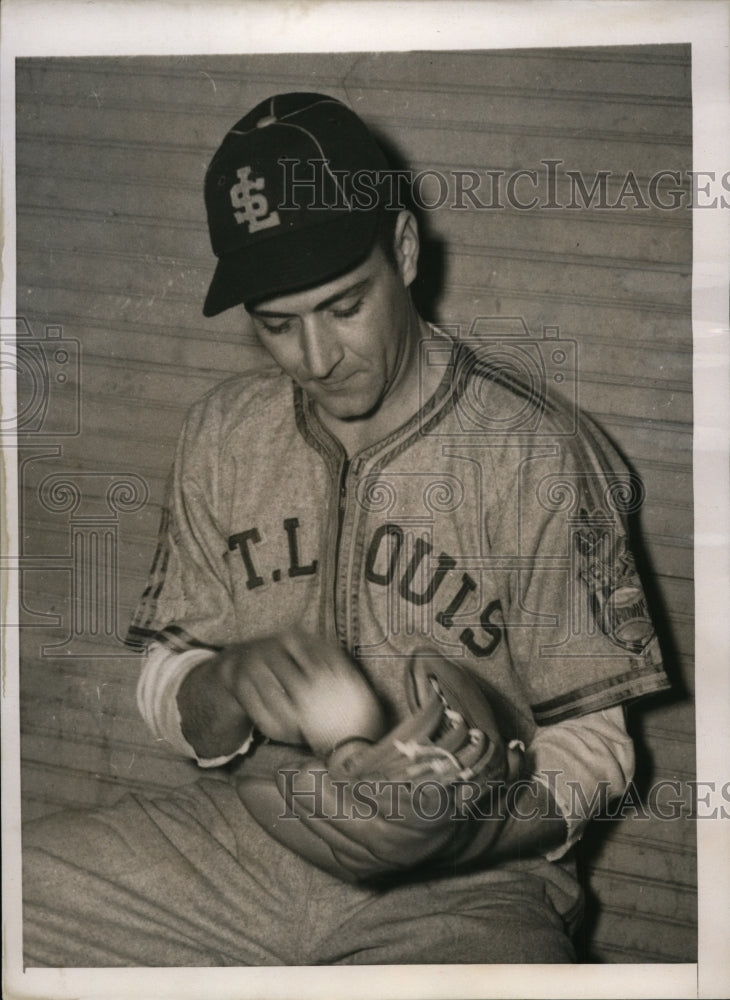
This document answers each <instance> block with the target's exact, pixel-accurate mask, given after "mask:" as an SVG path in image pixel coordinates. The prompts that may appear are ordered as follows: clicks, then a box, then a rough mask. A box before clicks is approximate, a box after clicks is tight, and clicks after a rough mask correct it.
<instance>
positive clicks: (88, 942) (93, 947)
mask: <svg viewBox="0 0 730 1000" xmlns="http://www.w3.org/2000/svg"><path fill="white" fill-rule="evenodd" d="M23 862H24V865H23V867H24V875H23V886H24V899H25V902H24V910H23V930H24V950H25V961H26V965H27V966H29V967H34V966H48V967H54V968H55V967H60V966H68V967H108V966H206V967H210V966H275V965H304V966H306V965H334V964H344V965H347V964H373V965H375V964H406V963H408V964H410V963H444V964H446V963H494V962H500V963H502V962H504V963H511V962H572V961H574V960H575V958H574V952H573V948H572V945H571V942H570V939H569V937H568V936H567V934H566V931H565V929H564V922H563V920H562V918H561V917H560V915H559V914H558V913H557V912H556V910H555V908H554V907H553V905H552V904H551V902H550V899H549V896H548V893H547V892H546V887H545V881H544V880H543V879H542V878H539V877H535V876H534V875H530V874H529V873H525V872H523V871H514V870H511V869H510V868H509V866H504V867H503V868H496V869H492V870H490V871H484V872H477V873H471V874H469V875H459V876H454V877H450V878H443V879H438V880H436V879H434V880H430V881H422V882H418V883H415V882H414V883H408V884H401V885H399V886H397V887H392V888H390V889H374V888H370V887H364V886H357V885H350V884H346V883H343V882H341V881H339V880H338V879H336V878H334V877H332V876H330V875H328V874H326V873H324V872H322V871H320V870H319V869H317V868H314V867H313V866H312V865H310V864H309V863H308V862H306V861H304V860H302V859H301V858H299V857H298V856H297V855H295V854H293V853H292V852H291V851H289V850H288V849H286V848H284V847H282V846H281V845H279V844H278V842H277V841H275V840H274V839H272V838H271V837H270V836H269V835H268V834H267V833H266V832H265V831H264V830H262V829H261V827H259V825H258V824H257V823H256V822H255V820H253V818H252V817H251V816H250V815H249V814H248V812H247V811H246V809H245V807H244V806H243V804H242V803H241V800H240V799H239V797H238V795H237V793H236V790H235V787H234V786H233V785H232V784H231V783H230V782H229V781H228V780H225V779H224V778H219V777H215V778H214V777H205V778H201V779H200V780H198V781H197V782H196V783H194V784H192V785H190V786H186V787H183V788H180V789H178V790H176V791H175V792H173V793H170V794H169V795H167V796H164V797H155V798H146V797H143V796H139V795H127V796H125V797H124V798H123V799H121V800H120V801H119V802H118V803H117V804H116V805H114V806H112V807H111V808H107V809H103V810H97V811H86V810H83V811H82V810H77V811H72V812H63V813H56V814H54V815H51V816H48V817H45V818H43V819H41V820H37V821H34V822H33V823H30V824H28V825H27V826H26V828H25V830H24V834H23ZM546 864H547V863H546Z"/></svg>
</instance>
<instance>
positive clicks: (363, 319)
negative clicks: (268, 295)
mask: <svg viewBox="0 0 730 1000" xmlns="http://www.w3.org/2000/svg"><path fill="white" fill-rule="evenodd" d="M404 214H405V213H404ZM414 227H415V224H414V223H413V222H412V220H408V219H404V218H401V219H399V225H398V226H397V228H396V257H397V265H396V266H394V265H393V264H391V263H389V261H388V260H387V259H386V257H385V255H384V254H383V251H382V249H381V248H380V247H379V246H376V247H375V249H374V250H373V252H372V253H371V254H370V256H369V257H368V258H367V260H366V261H365V262H364V263H363V264H361V265H360V266H359V267H357V268H355V270H353V271H349V272H348V273H347V274H345V275H342V276H341V277H339V278H336V279H335V280H334V281H330V282H327V283H326V284H324V285H319V286H318V287H316V288H311V289H309V290H308V291H305V292H296V293H293V294H291V295H282V296H280V297H278V298H275V299H268V300H267V301H266V302H262V303H259V304H258V305H256V306H254V307H252V308H251V309H250V310H249V314H250V316H251V318H252V320H253V323H254V326H255V329H256V332H257V335H258V338H259V340H260V342H261V344H262V345H263V346H264V348H265V349H266V350H267V351H268V352H269V354H270V355H271V356H272V358H273V359H274V360H275V361H276V362H277V364H278V365H279V366H280V367H281V368H282V369H283V370H284V371H285V372H286V373H287V374H288V375H290V376H291V377H292V378H293V379H294V380H295V381H296V382H298V383H299V385H300V386H301V387H302V389H304V391H305V392H306V393H307V395H308V396H309V397H310V398H311V399H312V400H313V401H314V402H315V403H316V404H318V406H319V407H321V408H322V409H323V410H324V411H325V412H326V413H328V414H330V415H331V416H332V417H335V418H336V419H339V420H353V419H357V418H363V417H367V416H369V415H370V414H372V413H374V412H375V411H376V410H378V409H379V408H380V406H381V405H382V403H383V401H384V400H386V399H389V398H390V397H393V396H395V395H396V394H397V393H398V390H399V388H400V387H401V386H402V385H403V383H404V380H405V376H406V375H407V374H409V373H410V369H411V366H412V365H413V363H414V361H413V357H414V345H415V343H416V340H417V337H418V319H417V317H416V315H415V313H414V311H413V307H412V305H411V300H410V295H409V293H408V290H407V287H408V285H409V284H410V282H411V281H412V280H413V276H414V275H415V259H417V250H418V240H417V235H415V228H414ZM414 247H415V250H414ZM414 253H415V257H414Z"/></svg>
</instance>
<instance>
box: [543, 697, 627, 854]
mask: <svg viewBox="0 0 730 1000" xmlns="http://www.w3.org/2000/svg"><path fill="white" fill-rule="evenodd" d="M634 764H635V757H634V745H633V741H632V739H631V737H630V736H629V734H628V732H627V731H626V724H625V720H624V711H623V706H621V705H616V706H614V707H612V708H607V709H603V710H601V711H598V712H591V713H589V714H588V715H583V716H580V717H579V718H576V719H566V720H564V721H563V722H558V723H556V724H555V725H553V726H546V727H545V728H544V729H540V730H538V732H537V734H536V736H535V738H534V739H533V741H532V743H531V744H530V746H529V747H528V749H527V751H526V752H525V766H526V770H527V772H528V773H529V774H530V776H531V778H532V779H533V780H535V781H539V782H540V783H541V784H543V785H544V786H545V787H546V788H547V789H548V791H549V792H550V794H551V795H552V797H553V799H554V800H555V804H556V805H557V807H558V809H559V810H560V813H561V815H562V816H563V818H564V820H565V823H566V825H567V829H568V834H567V838H566V841H565V843H564V844H562V845H561V846H560V847H557V848H555V849H554V850H552V851H550V852H549V853H547V854H546V855H545V857H546V858H547V859H548V860H549V861H557V860H558V859H559V858H562V857H563V855H564V854H566V853H567V852H568V851H569V850H570V848H571V847H573V845H574V844H576V843H577V842H578V841H579V840H580V838H581V837H582V836H583V832H584V830H585V828H586V826H587V825H588V821H589V820H590V819H591V817H592V816H593V815H595V813H596V812H598V811H599V809H600V807H601V806H602V805H605V803H606V802H608V800H609V799H611V798H614V797H615V796H620V795H623V793H624V792H625V791H626V788H627V787H628V784H629V782H630V781H631V779H632V777H633V775H634Z"/></svg>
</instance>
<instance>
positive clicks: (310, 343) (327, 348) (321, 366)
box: [302, 317, 342, 378]
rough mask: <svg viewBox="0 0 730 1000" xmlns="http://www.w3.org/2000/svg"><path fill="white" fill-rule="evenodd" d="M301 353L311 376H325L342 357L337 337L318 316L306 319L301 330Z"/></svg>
mask: <svg viewBox="0 0 730 1000" xmlns="http://www.w3.org/2000/svg"><path fill="white" fill-rule="evenodd" d="M302 341H303V343H302V353H303V355H304V363H305V364H306V366H307V371H308V372H309V374H310V375H311V376H312V378H326V377H327V375H329V373H330V372H331V371H332V369H333V368H335V366H336V365H337V363H338V361H339V360H340V359H341V357H342V351H341V349H340V346H339V344H338V343H337V338H336V337H334V336H333V335H332V332H331V331H329V330H327V329H326V326H325V324H324V323H322V322H321V320H320V318H319V317H314V318H312V319H311V320H309V321H306V322H305V323H304V326H303V330H302Z"/></svg>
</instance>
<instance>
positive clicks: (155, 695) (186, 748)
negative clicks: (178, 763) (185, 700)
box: [137, 642, 253, 767]
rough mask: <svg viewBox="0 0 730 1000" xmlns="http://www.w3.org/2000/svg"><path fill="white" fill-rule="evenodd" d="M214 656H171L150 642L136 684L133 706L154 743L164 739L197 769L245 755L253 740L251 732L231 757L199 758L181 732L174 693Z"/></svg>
mask: <svg viewBox="0 0 730 1000" xmlns="http://www.w3.org/2000/svg"><path fill="white" fill-rule="evenodd" d="M216 655H217V654H216V653H214V652H213V651H212V650H210V649H189V650H186V651H185V652H184V653H174V652H172V651H171V650H169V649H166V648H165V647H164V646H162V645H161V644H160V643H156V642H153V643H152V644H151V645H150V647H149V649H148V650H147V656H146V659H145V662H144V665H143V667H142V673H141V674H140V678H139V683H138V684H137V706H138V708H139V711H140V714H141V715H142V718H143V719H144V721H145V722H146V723H147V725H148V726H149V728H150V729H151V730H152V733H153V735H154V737H155V739H157V740H165V741H166V742H167V743H169V745H170V746H171V747H172V748H173V750H175V751H177V753H179V754H182V755H183V756H184V757H192V758H193V759H194V760H195V761H197V763H198V764H199V765H200V767H219V766H220V765H221V764H227V763H228V761H229V760H233V758H234V757H237V756H239V755H240V754H244V753H246V751H247V750H248V749H249V747H250V746H251V742H252V740H253V732H251V733H250V734H249V735H248V737H247V738H246V740H245V741H244V742H243V744H242V745H241V746H240V747H239V749H238V750H236V751H235V752H234V753H232V754H228V755H227V756H223V757H199V756H198V755H197V753H196V752H195V749H194V747H193V746H192V745H191V744H190V743H188V741H187V740H186V739H185V737H184V735H183V732H182V719H181V718H180V710H179V708H178V704H177V694H178V691H179V690H180V686H181V685H182V682H183V681H184V680H185V678H186V677H187V675H188V674H189V673H190V671H191V670H193V669H194V668H195V667H197V666H198V665H199V664H201V663H205V661H206V660H211V659H212V658H213V657H214V656H216Z"/></svg>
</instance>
